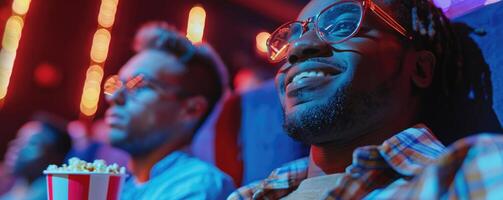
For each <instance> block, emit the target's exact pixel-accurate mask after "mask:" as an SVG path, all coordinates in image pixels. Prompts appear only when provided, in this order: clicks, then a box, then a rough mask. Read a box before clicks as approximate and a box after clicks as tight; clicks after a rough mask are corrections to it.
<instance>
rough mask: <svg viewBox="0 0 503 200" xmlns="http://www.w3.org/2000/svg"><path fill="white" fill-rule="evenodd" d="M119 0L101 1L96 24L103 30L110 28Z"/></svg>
mask: <svg viewBox="0 0 503 200" xmlns="http://www.w3.org/2000/svg"><path fill="white" fill-rule="evenodd" d="M118 3H119V0H103V1H102V2H101V6H100V13H99V14H98V23H99V24H100V26H102V27H104V28H110V27H112V25H113V24H114V21H115V13H116V12H117V4H118Z"/></svg>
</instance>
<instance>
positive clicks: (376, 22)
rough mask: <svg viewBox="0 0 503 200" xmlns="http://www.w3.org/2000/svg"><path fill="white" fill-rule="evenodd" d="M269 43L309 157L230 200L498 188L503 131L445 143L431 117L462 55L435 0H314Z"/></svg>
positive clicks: (291, 121) (295, 131)
mask: <svg viewBox="0 0 503 200" xmlns="http://www.w3.org/2000/svg"><path fill="white" fill-rule="evenodd" d="M268 47H269V56H270V59H271V61H272V62H284V65H283V66H282V67H281V68H280V70H279V72H278V73H277V75H276V83H277V87H278V94H279V97H280V100H281V103H282V106H283V111H284V115H285V121H284V128H285V129H286V130H287V132H288V134H289V135H290V136H291V137H293V138H296V139H298V140H300V141H303V142H306V143H308V144H310V145H311V150H310V156H309V157H308V158H306V159H301V160H298V161H295V162H293V163H290V164H287V165H285V166H284V167H282V168H279V169H277V170H275V171H273V172H272V173H271V175H270V176H269V177H268V178H267V179H266V180H264V181H262V182H258V183H255V184H251V185H249V186H245V187H243V188H240V189H239V190H238V191H236V192H235V193H233V194H232V195H231V196H229V199H279V198H285V199H363V198H366V199H436V198H440V197H443V198H444V197H445V198H460V197H468V198H470V197H471V198H480V197H481V198H485V197H490V196H491V195H495V194H497V192H498V191H499V190H498V188H499V187H500V186H501V184H502V183H503V179H502V178H499V179H495V180H492V181H494V184H493V183H492V182H490V181H488V180H487V179H485V178H484V177H489V174H488V173H489V171H491V174H490V175H497V176H501V175H503V165H502V163H503V162H502V159H501V156H498V155H499V154H500V152H501V151H500V149H501V148H502V146H503V145H501V144H503V143H501V142H502V139H501V138H496V137H494V138H493V137H492V136H481V137H474V138H468V139H464V140H461V141H459V142H458V143H455V144H454V145H453V146H452V147H451V148H450V149H447V148H446V147H444V146H443V145H442V144H441V143H440V142H439V141H438V140H437V139H436V137H435V135H434V134H433V133H432V131H431V130H430V129H429V128H427V126H426V125H425V124H424V122H425V121H426V119H427V116H428V115H429V114H431V113H430V112H431V111H430V109H431V106H432V105H433V103H434V102H436V101H437V100H438V99H441V98H445V97H446V96H447V95H448V92H449V91H450V90H451V89H452V88H453V86H454V84H455V81H456V80H457V79H458V78H460V77H458V75H459V73H458V72H459V71H458V70H459V67H460V65H461V62H460V56H459V53H460V51H459V47H458V45H457V43H456V38H455V36H454V35H453V32H452V30H451V29H450V25H449V21H448V20H447V18H446V17H445V16H444V15H443V14H442V12H441V10H440V9H438V8H436V7H435V6H434V5H433V4H432V3H431V2H430V1H427V0H415V1H409V0H313V1H311V2H310V3H309V4H308V5H307V6H306V7H305V8H304V9H303V11H302V12H301V13H300V15H299V17H298V19H297V20H296V21H293V22H289V23H286V24H285V25H282V26H280V27H279V28H278V29H277V30H276V31H275V32H274V33H273V34H272V36H271V38H270V39H269V41H268ZM488 146H489V147H490V148H488V149H484V147H488ZM467 152H470V154H468V153H467ZM474 154H475V155H477V156H470V155H474ZM489 163H490V164H489ZM462 166H463V167H462ZM493 172H494V174H493ZM454 177H455V180H456V181H455V182H454V180H453V178H454ZM467 188H468V189H467Z"/></svg>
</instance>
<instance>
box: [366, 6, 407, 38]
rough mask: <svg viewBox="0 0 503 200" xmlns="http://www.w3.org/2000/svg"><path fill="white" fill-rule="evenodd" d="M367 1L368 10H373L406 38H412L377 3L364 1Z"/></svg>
mask: <svg viewBox="0 0 503 200" xmlns="http://www.w3.org/2000/svg"><path fill="white" fill-rule="evenodd" d="M365 2H368V4H369V8H370V10H372V12H374V13H375V14H376V15H377V16H378V17H379V18H381V19H382V20H383V21H384V22H386V24H388V25H389V26H391V28H393V29H395V30H396V31H398V32H399V33H400V34H402V35H403V36H405V37H406V38H408V39H412V36H411V35H410V34H409V33H408V32H407V30H406V29H405V28H404V27H403V26H402V25H400V24H399V23H398V22H397V21H396V20H395V19H393V17H391V16H390V15H388V13H386V12H385V11H384V10H383V9H381V8H380V7H379V6H378V5H377V4H375V3H374V2H372V1H365Z"/></svg>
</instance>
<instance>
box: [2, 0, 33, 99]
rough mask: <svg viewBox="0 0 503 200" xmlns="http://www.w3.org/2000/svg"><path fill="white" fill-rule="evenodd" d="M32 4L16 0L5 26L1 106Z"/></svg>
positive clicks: (28, 1) (27, 1)
mask: <svg viewBox="0 0 503 200" xmlns="http://www.w3.org/2000/svg"><path fill="white" fill-rule="evenodd" d="M30 2H31V0H14V1H13V2H12V11H13V14H12V16H11V17H9V19H7V22H6V24H5V29H4V34H3V38H2V48H1V49H0V104H3V102H4V99H5V97H6V96H7V89H8V87H9V82H10V77H11V75H12V69H13V68H14V61H15V60H16V52H17V48H18V46H19V41H20V40H21V33H22V31H23V26H24V20H23V17H24V15H25V14H26V13H27V12H28V9H29V7H30Z"/></svg>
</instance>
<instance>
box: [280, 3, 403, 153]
mask: <svg viewBox="0 0 503 200" xmlns="http://www.w3.org/2000/svg"><path fill="white" fill-rule="evenodd" d="M336 1H337V0H332V1H326V0H318V1H316V0H315V1H312V2H310V3H309V5H307V6H306V7H305V8H304V10H303V11H302V12H301V13H300V15H299V17H298V20H302V21H304V20H306V19H308V18H309V17H312V16H315V15H316V14H318V13H319V12H320V11H322V10H323V9H324V8H326V7H327V6H329V5H331V4H332V3H334V2H336ZM384 8H385V9H386V7H384ZM404 51H405V49H404V48H403V47H402V42H401V40H400V35H398V34H397V33H396V32H394V31H393V29H391V28H389V27H388V26H387V25H386V24H384V22H382V21H380V20H379V19H378V18H377V17H376V16H375V15H374V14H373V13H371V12H367V13H366V16H365V18H364V20H363V22H362V26H361V28H360V30H359V32H358V33H357V34H356V35H355V36H354V37H352V38H351V39H349V40H347V41H345V42H342V43H339V44H333V45H330V44H328V43H326V42H324V41H322V40H320V39H319V37H318V36H317V35H316V33H315V31H314V28H313V24H312V23H311V24H309V28H308V30H307V32H305V33H304V35H303V36H302V37H301V38H299V39H298V40H294V41H292V43H291V46H290V49H289V51H288V56H287V58H286V59H287V62H286V63H285V64H284V66H283V67H282V69H280V71H279V72H278V74H277V75H276V83H277V86H278V92H279V97H280V100H281V103H282V105H283V110H284V115H285V122H284V127H285V129H286V130H287V132H288V133H289V135H290V136H292V137H294V138H296V139H299V140H301V141H303V142H306V143H310V144H319V143H325V142H330V141H337V140H338V141H342V142H344V141H348V140H352V139H354V138H355V137H357V136H359V135H361V134H363V133H364V131H365V130H368V129H372V128H375V127H376V126H379V124H380V123H381V122H382V121H383V120H386V119H388V118H389V116H391V115H390V114H391V113H396V112H398V111H397V110H398V106H397V105H398V104H400V101H401V98H402V96H405V95H408V94H407V92H409V91H408V90H409V89H408V88H409V83H408V81H407V79H406V78H405V77H404V76H403V70H402V67H401V66H402V65H401V63H402V61H403V57H404V54H405V53H404ZM388 120H389V119H388Z"/></svg>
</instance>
